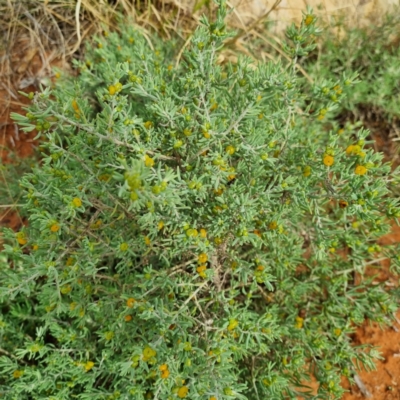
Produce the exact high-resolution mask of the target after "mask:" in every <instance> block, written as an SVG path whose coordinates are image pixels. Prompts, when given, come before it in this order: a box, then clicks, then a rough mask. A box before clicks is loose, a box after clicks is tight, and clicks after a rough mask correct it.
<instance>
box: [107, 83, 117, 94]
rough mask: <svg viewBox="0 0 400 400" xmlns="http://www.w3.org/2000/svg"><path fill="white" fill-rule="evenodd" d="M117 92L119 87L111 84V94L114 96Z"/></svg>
mask: <svg viewBox="0 0 400 400" xmlns="http://www.w3.org/2000/svg"><path fill="white" fill-rule="evenodd" d="M116 92H117V89H116V88H115V86H114V85H110V86H109V87H108V93H109V94H110V95H111V96H114V94H115V93H116Z"/></svg>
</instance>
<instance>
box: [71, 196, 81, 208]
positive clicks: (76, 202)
mask: <svg viewBox="0 0 400 400" xmlns="http://www.w3.org/2000/svg"><path fill="white" fill-rule="evenodd" d="M72 204H73V205H74V206H75V207H80V206H81V205H82V200H81V199H80V198H79V197H75V198H74V199H73V200H72Z"/></svg>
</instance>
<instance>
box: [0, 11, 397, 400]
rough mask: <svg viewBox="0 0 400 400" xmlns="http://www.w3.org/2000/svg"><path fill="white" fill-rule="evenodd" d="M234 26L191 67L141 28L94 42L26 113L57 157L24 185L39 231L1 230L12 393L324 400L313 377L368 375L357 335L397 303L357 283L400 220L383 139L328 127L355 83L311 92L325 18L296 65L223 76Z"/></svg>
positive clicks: (197, 41)
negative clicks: (310, 67) (307, 79)
mask: <svg viewBox="0 0 400 400" xmlns="http://www.w3.org/2000/svg"><path fill="white" fill-rule="evenodd" d="M224 17H225V7H224V5H223V4H222V5H221V6H220V9H219V14H218V18H217V20H216V21H215V22H213V23H210V22H208V21H207V20H206V19H203V20H202V25H201V26H199V28H198V29H197V30H196V32H195V34H194V35H193V36H192V38H191V41H190V43H189V44H188V45H187V47H186V49H185V51H184V52H183V53H182V56H181V57H178V56H174V55H173V54H172V52H171V50H170V49H171V47H170V46H169V45H164V44H162V42H160V41H158V40H157V39H156V38H149V37H147V36H143V35H142V34H141V33H140V32H139V31H135V30H134V29H133V28H132V27H131V26H127V27H126V28H124V29H121V31H122V32H124V33H123V34H122V35H118V34H116V33H110V34H109V35H108V36H106V37H103V38H98V39H96V40H97V43H98V45H97V47H93V48H89V49H88V53H87V61H86V63H85V64H81V65H79V67H80V74H79V76H78V77H76V78H74V79H72V78H71V79H70V78H68V79H66V78H65V80H64V81H63V80H62V79H61V82H59V84H57V86H56V87H55V88H54V89H52V90H50V89H49V88H48V89H46V90H44V91H42V93H38V94H36V95H35V97H34V99H33V103H32V106H31V107H30V109H29V114H28V115H27V116H26V117H22V116H15V118H16V119H18V120H19V122H20V123H21V126H24V127H25V129H27V130H29V129H31V128H32V127H34V126H36V127H37V128H39V132H40V134H41V135H42V139H43V141H42V146H41V148H42V154H43V160H42V163H41V165H38V166H37V167H35V168H33V171H32V173H29V174H26V175H25V176H24V177H23V178H22V179H21V185H22V186H23V187H24V188H25V190H26V210H27V212H28V214H29V227H24V228H23V229H22V230H21V231H20V232H18V233H16V234H15V233H14V232H12V231H10V230H6V231H5V233H4V236H5V238H6V239H7V243H6V245H5V248H4V250H3V252H2V257H3V259H2V261H1V262H2V264H1V265H0V268H1V273H2V276H3V279H2V283H1V284H2V288H1V294H2V296H1V301H2V303H1V304H2V308H3V317H2V321H1V325H0V327H1V335H2V343H3V344H2V353H3V356H2V357H1V358H0V371H1V372H0V387H1V391H2V395H3V398H5V399H10V400H11V399H71V398H78V399H117V398H120V399H139V400H140V399H144V398H146V399H147V398H149V399H179V398H187V399H207V400H208V399H218V400H222V399H234V398H236V399H251V400H253V399H254V400H255V399H266V398H268V399H287V398H293V399H295V398H296V396H298V395H299V393H303V396H304V397H310V398H312V397H313V396H312V394H309V395H308V394H307V393H304V391H306V388H305V387H304V385H305V383H306V380H307V379H308V378H309V374H310V371H313V373H314V376H315V377H316V379H317V380H318V382H319V383H320V386H319V393H318V398H324V399H328V398H336V399H339V398H341V395H342V392H343V389H342V388H341V386H340V376H341V375H342V374H344V375H347V376H349V377H350V378H351V375H352V373H353V370H354V366H357V365H358V363H363V364H364V365H365V366H366V367H367V368H368V367H369V368H371V367H372V365H373V364H372V359H373V358H374V357H376V356H377V352H376V351H375V350H371V351H366V349H364V348H362V347H352V346H351V342H350V339H349V336H348V334H349V333H351V332H352V331H353V330H354V326H355V325H357V324H360V323H362V322H363V321H364V320H365V318H369V319H371V320H373V321H378V322H379V323H382V324H384V323H386V322H388V321H389V320H390V317H391V315H392V313H393V311H394V310H395V309H396V298H395V296H394V295H393V294H392V295H391V294H389V293H387V292H386V291H385V290H384V288H383V287H382V286H381V285H376V284H373V283H372V281H373V279H372V278H367V277H364V278H363V279H361V282H360V283H357V284H356V282H355V276H356V275H361V276H362V274H363V271H364V270H365V268H366V266H367V265H369V266H370V267H371V266H376V267H377V268H378V267H379V263H375V261H374V260H375V259H376V257H377V255H378V254H379V255H380V256H389V257H390V256H391V249H390V248H387V249H386V248H382V247H380V246H378V245H377V244H376V239H377V238H378V237H380V236H381V235H382V234H383V233H385V232H387V230H388V229H389V225H388V223H387V222H388V220H389V219H393V218H397V217H399V216H400V209H399V207H398V203H397V201H395V200H393V199H391V198H390V196H389V194H390V185H391V182H393V180H394V179H395V178H396V176H395V175H394V174H391V172H390V166H389V165H387V164H383V163H382V155H381V154H378V153H374V151H373V150H371V149H367V148H365V144H366V142H365V138H366V136H367V134H368V132H366V131H364V130H360V131H358V132H352V134H351V135H350V134H347V133H345V134H342V135H338V133H337V132H336V131H331V132H326V131H325V130H324V129H322V126H323V125H322V124H323V123H324V122H325V121H327V120H329V118H330V115H331V114H332V113H333V112H334V110H335V108H337V106H338V104H339V103H340V101H342V99H343V98H344V96H345V94H346V93H348V92H350V93H351V90H352V89H351V88H352V82H353V81H354V80H355V77H354V76H343V77H342V78H341V79H340V80H338V81H332V82H331V83H330V84H329V87H328V89H329V91H331V92H332V93H333V92H334V93H335V96H336V97H335V99H332V98H328V99H327V98H326V93H325V91H324V90H325V89H324V88H325V83H324V85H323V86H321V85H316V86H315V88H314V89H313V94H312V96H308V95H307V93H306V92H304V91H303V90H302V84H301V82H300V81H299V79H298V77H297V72H296V69H295V68H294V63H295V62H296V60H297V58H298V57H300V56H304V55H305V54H306V52H307V51H310V50H312V49H313V43H312V39H311V38H312V36H315V35H316V34H317V33H318V30H317V29H316V27H315V17H314V16H313V15H312V13H311V10H309V11H308V14H307V15H305V17H304V21H303V23H302V25H301V26H300V27H299V28H295V27H291V28H290V29H289V30H288V43H287V45H286V50H287V51H288V53H289V54H290V57H291V58H292V59H293V68H284V67H283V66H282V64H280V63H272V62H271V63H267V64H260V65H257V66H255V65H253V64H252V62H251V60H249V59H247V58H241V59H239V61H238V62H237V64H229V63H228V64H224V65H219V64H218V63H217V60H218V55H219V51H220V49H221V47H222V45H223V41H224V39H226V38H228V37H229V36H230V35H231V34H230V33H229V32H226V30H225V26H224ZM310 17H311V18H310ZM339 88H340V89H339ZM310 110H314V111H312V112H311V111H310ZM23 124H25V125H23ZM354 137H355V138H356V139H354ZM349 146H352V147H349ZM394 265H395V264H394Z"/></svg>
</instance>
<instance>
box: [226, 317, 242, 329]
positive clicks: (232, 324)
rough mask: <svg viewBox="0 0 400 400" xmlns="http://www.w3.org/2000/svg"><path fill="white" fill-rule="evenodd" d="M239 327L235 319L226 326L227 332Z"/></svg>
mask: <svg viewBox="0 0 400 400" xmlns="http://www.w3.org/2000/svg"><path fill="white" fill-rule="evenodd" d="M238 325H239V321H238V320H237V319H231V320H230V321H229V325H228V328H227V329H228V331H233V330H234V329H235V328H236V327H237V326H238Z"/></svg>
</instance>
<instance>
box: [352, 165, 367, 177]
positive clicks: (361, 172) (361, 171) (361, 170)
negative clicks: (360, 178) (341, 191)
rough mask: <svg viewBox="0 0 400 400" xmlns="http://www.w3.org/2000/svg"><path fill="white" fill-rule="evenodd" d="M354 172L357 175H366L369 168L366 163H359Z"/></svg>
mask: <svg viewBox="0 0 400 400" xmlns="http://www.w3.org/2000/svg"><path fill="white" fill-rule="evenodd" d="M354 173H355V174H356V175H365V174H366V173H367V168H365V167H364V165H357V166H356V168H355V170H354Z"/></svg>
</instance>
